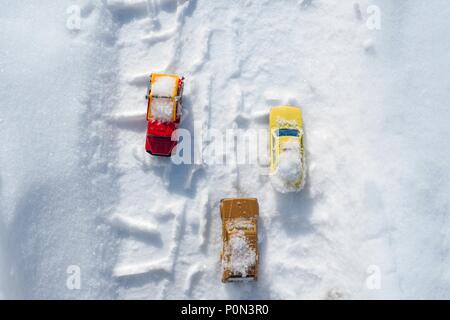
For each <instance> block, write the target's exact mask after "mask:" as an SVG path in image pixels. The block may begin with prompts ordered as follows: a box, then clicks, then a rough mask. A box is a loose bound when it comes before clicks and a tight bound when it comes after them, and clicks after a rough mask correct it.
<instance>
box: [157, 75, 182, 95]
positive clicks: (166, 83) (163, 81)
mask: <svg viewBox="0 0 450 320" xmlns="http://www.w3.org/2000/svg"><path fill="white" fill-rule="evenodd" d="M177 91H178V79H177V78H175V77H158V78H156V80H155V81H154V82H153V83H152V95H153V96H155V97H172V96H174V95H175V94H176V92H177Z"/></svg>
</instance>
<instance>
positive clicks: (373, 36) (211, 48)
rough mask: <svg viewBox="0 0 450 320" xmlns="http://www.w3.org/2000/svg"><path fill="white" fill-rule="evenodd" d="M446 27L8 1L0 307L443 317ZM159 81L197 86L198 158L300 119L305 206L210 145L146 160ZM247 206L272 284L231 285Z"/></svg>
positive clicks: (407, 14) (125, 2) (263, 11)
mask: <svg viewBox="0 0 450 320" xmlns="http://www.w3.org/2000/svg"><path fill="white" fill-rule="evenodd" d="M74 6H75V7H74ZM78 7H79V8H81V11H80V21H81V25H80V30H69V29H70V28H68V26H69V27H70V26H74V25H73V24H71V23H70V22H71V21H72V20H70V21H69V25H68V26H67V20H68V19H72V18H73V17H74V14H75V16H76V13H77V12H76V11H77V10H76V9H77V8H78ZM68 8H69V9H70V10H68ZM377 10H379V12H380V14H381V15H380V21H379V22H380V24H379V27H380V28H379V30H377V29H373V27H374V26H375V27H376V26H377V20H376V16H377ZM449 16H450V6H448V3H447V1H444V0H432V1H427V2H423V1H418V0H414V1H407V2H406V1H404V2H400V1H389V0H378V1H375V0H374V1H371V0H359V1H338V0H328V1H325V0H295V1H294V0H286V1H268V0H262V1H256V0H254V1H252V0H246V1H240V0H223V1H218V0H217V1H207V0H189V1H188V0H178V1H177V0H105V1H93V0H76V1H72V0H70V1H69V0H63V1H50V0H46V1H37V0H32V1H31V0H30V1H26V2H25V1H13V0H4V2H3V5H2V10H1V11H0V25H1V28H0V44H1V50H0V77H1V81H0V98H1V105H0V108H1V109H0V110H1V113H0V136H1V137H2V144H1V146H0V298H105V299H110V298H121V299H131V298H145V299H175V298H180V299H185V298H193V299H205V298H208V299H211V298H212V299H218V298H224V299H259V298H272V299H286V298H288V299H295V298H298V299H308V298H318V299H327V298H329V299H339V298H349V299H355V298H368V299H371V298H450V269H449V268H448V266H449V265H450V252H449V249H450V231H449V230H450V221H449V217H448V213H449V209H450V207H449V203H450V201H449V196H448V195H449V194H450V183H449V181H450V179H449V178H450V154H449V150H450V140H449V139H448V138H447V137H448V136H449V135H450V127H449V125H448V124H449V122H450V111H449V106H448V103H449V101H450V76H449V74H448V70H449V61H450V59H449V54H448V53H449V52H450V38H449V36H448V29H449V28H450V22H449V20H448V17H449ZM374 19H375V20H374ZM72 22H73V21H72ZM150 72H170V73H178V74H182V75H184V76H185V77H186V85H185V94H184V118H183V121H182V124H181V127H182V128H185V129H188V130H189V131H190V132H191V133H192V135H194V139H193V140H194V143H197V144H200V140H201V139H199V138H198V135H195V132H197V131H199V130H198V129H199V127H202V129H203V132H205V133H210V132H212V131H214V130H216V132H225V130H227V129H230V128H237V129H240V131H239V132H240V133H241V134H246V133H249V132H252V130H255V129H258V130H259V129H267V122H268V117H267V115H268V111H269V109H270V107H271V106H274V105H277V104H283V103H289V104H294V105H299V106H301V107H302V110H303V117H304V122H305V136H306V158H307V163H308V174H307V183H306V186H305V189H304V190H303V191H302V192H301V193H299V194H278V193H276V192H274V189H273V187H272V185H271V183H270V180H269V178H268V176H267V175H266V174H265V173H266V172H267V170H268V168H267V163H264V162H263V163H260V164H258V165H237V164H236V163H233V161H227V162H226V163H225V164H210V162H208V160H209V159H211V158H212V157H214V156H217V155H215V154H214V148H213V146H214V145H216V144H217V143H219V142H218V141H215V142H209V141H208V139H207V138H208V137H206V139H204V141H203V143H202V146H203V149H204V151H205V152H204V157H203V158H204V159H203V160H204V161H203V163H196V164H191V165H188V164H182V165H175V164H173V163H172V162H171V161H170V159H159V158H152V157H150V156H149V155H148V154H146V153H145V150H144V140H145V127H146V122H145V118H146V117H145V113H146V110H145V108H146V101H145V99H144V96H145V91H146V79H147V76H148V74H149V73H150ZM226 155H227V157H229V158H230V159H234V158H236V150H234V149H231V150H227V152H226ZM230 155H231V156H230ZM227 159H228V158H227ZM207 163H209V164H207ZM236 196H239V197H241V196H245V197H246V196H249V197H256V198H258V200H259V204H260V235H259V238H260V262H261V265H260V274H259V280H258V282H257V283H244V284H227V285H224V284H222V283H221V282H220V280H221V267H220V259H219V252H220V249H221V234H220V232H221V224H220V217H219V209H218V203H219V200H220V199H221V198H224V197H236ZM74 270H75V271H74ZM73 271H74V272H75V273H72V272H73ZM78 271H80V272H81V274H80V280H81V282H80V288H79V289H77V288H75V290H71V289H74V288H73V287H71V286H70V283H69V286H68V285H67V284H68V280H70V279H73V278H72V277H73V276H77V275H78V273H77V272H78Z"/></svg>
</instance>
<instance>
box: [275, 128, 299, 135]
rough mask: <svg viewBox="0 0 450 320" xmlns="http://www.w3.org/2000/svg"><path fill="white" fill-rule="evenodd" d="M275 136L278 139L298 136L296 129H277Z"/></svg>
mask: <svg viewBox="0 0 450 320" xmlns="http://www.w3.org/2000/svg"><path fill="white" fill-rule="evenodd" d="M276 134H277V136H279V137H298V136H299V135H300V134H299V132H298V130H297V129H278V130H277V131H276Z"/></svg>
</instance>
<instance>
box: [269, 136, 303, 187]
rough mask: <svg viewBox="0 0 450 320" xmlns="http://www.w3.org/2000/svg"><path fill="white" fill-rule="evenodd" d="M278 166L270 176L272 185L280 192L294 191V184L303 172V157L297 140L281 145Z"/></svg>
mask: <svg viewBox="0 0 450 320" xmlns="http://www.w3.org/2000/svg"><path fill="white" fill-rule="evenodd" d="M281 149H282V151H281V154H280V158H279V162H278V168H277V169H276V171H275V173H274V174H273V175H272V176H271V179H272V183H273V184H274V187H275V188H276V189H277V190H278V191H280V192H283V193H284V192H290V191H295V189H298V187H297V188H295V185H296V184H297V182H298V181H299V180H300V179H301V177H302V173H303V161H302V160H303V159H302V153H301V149H300V144H299V143H298V141H289V142H285V143H283V144H282V145H281Z"/></svg>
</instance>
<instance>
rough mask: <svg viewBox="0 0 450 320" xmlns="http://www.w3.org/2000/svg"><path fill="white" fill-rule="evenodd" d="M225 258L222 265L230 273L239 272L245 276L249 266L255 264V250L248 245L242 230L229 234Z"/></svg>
mask: <svg viewBox="0 0 450 320" xmlns="http://www.w3.org/2000/svg"><path fill="white" fill-rule="evenodd" d="M224 256H225V257H229V258H228V259H225V261H224V263H223V267H224V269H225V270H229V271H230V272H231V273H232V274H240V275H241V276H242V277H244V278H245V277H247V275H248V272H249V271H250V268H251V267H254V266H255V265H256V251H255V249H254V248H252V247H251V246H250V244H249V243H248V241H247V238H246V237H245V234H244V232H243V231H239V232H235V233H232V234H231V235H230V239H229V241H228V243H227V246H226V247H225V251H224Z"/></svg>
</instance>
